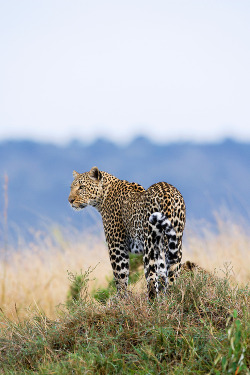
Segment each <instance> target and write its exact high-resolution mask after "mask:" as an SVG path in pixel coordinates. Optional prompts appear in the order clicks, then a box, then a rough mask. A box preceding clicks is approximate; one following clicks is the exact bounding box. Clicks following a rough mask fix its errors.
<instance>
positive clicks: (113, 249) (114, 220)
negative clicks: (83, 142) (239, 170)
mask: <svg viewBox="0 0 250 375" xmlns="http://www.w3.org/2000/svg"><path fill="white" fill-rule="evenodd" d="M73 176H74V181H73V182H72V184H71V192H70V195H69V202H70V204H71V205H72V207H73V208H75V209H82V208H84V207H86V206H87V205H91V206H93V207H95V208H96V209H97V210H98V211H99V212H100V214H101V216H102V221H103V227H104V232H105V236H106V241H107V244H108V248H109V257H110V261H111V265H112V268H113V273H114V278H115V282H116V286H117V290H118V292H120V293H123V292H125V291H126V289H127V285H128V276H129V252H133V253H143V262H144V272H145V276H146V280H147V286H148V293H149V298H154V297H155V296H156V295H157V294H158V292H159V291H165V290H166V288H167V287H168V284H171V283H173V282H174V279H175V277H176V276H178V274H179V271H180V267H181V258H182V235H183V230H184V226H185V203H184V200H183V197H182V195H181V194H180V192H179V191H178V190H177V189H176V188H175V187H174V186H172V185H170V184H167V183H166V182H158V183H156V184H154V185H152V186H150V187H149V188H148V189H147V190H145V189H144V188H143V187H142V186H141V185H139V184H136V183H134V182H132V183H130V182H128V181H125V180H119V179H118V178H116V177H114V176H112V175H111V174H109V173H107V172H101V171H99V170H98V168H97V167H93V168H92V169H91V170H90V171H89V172H85V173H77V172H75V171H74V172H73Z"/></svg>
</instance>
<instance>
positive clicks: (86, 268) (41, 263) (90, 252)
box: [0, 219, 250, 374]
mask: <svg viewBox="0 0 250 375" xmlns="http://www.w3.org/2000/svg"><path fill="white" fill-rule="evenodd" d="M192 227H194V226H192ZM190 228H191V226H190ZM204 228H205V229H204V231H203V232H202V233H200V235H198V234H197V233H193V232H192V230H191V229H189V228H188V227H187V230H186V232H185V241H184V260H187V259H190V260H191V261H194V262H195V263H197V264H199V266H200V268H198V269H194V270H193V271H192V272H191V271H186V272H184V271H183V272H182V274H181V276H180V277H179V279H178V281H177V283H176V284H175V285H174V286H172V287H171V289H170V290H169V292H168V293H167V295H166V296H164V297H163V296H162V297H160V298H159V300H157V301H155V302H154V303H149V302H148V299H147V293H146V285H145V280H144V276H143V268H142V260H141V257H132V258H131V276H130V293H129V296H128V297H127V298H125V299H120V298H118V297H117V296H116V294H115V289H114V285H113V281H112V272H111V267H110V264H109V259H108V254H107V249H106V245H105V242H104V239H103V237H101V236H100V237H96V236H93V235H86V234H84V235H81V234H79V233H74V235H72V233H71V234H69V233H67V231H66V230H60V229H59V228H54V229H53V230H52V232H51V233H50V234H43V233H37V232H36V233H34V236H33V237H34V240H33V241H32V242H31V243H29V244H24V243H22V241H19V243H18V245H17V246H16V247H15V249H11V248H10V247H9V246H6V244H5V246H4V247H3V249H2V256H1V264H0V272H1V274H0V288H1V289H0V293H1V294H0V303H1V315H0V371H1V372H2V373H4V374H34V373H35V374H156V373H157V374H230V373H231V374H248V373H249V370H248V369H249V365H250V358H249V357H250V356H249V343H250V339H249V337H250V335H249V334H250V324H249V320H250V319H249V302H250V299H249V287H248V283H249V279H250V269H249V264H250V258H249V257H250V255H249V243H250V238H249V235H248V233H247V231H246V229H244V225H239V224H238V225H237V224H235V225H233V224H232V223H230V222H227V221H226V220H224V221H221V220H219V219H218V220H217V232H214V231H210V230H208V226H204Z"/></svg>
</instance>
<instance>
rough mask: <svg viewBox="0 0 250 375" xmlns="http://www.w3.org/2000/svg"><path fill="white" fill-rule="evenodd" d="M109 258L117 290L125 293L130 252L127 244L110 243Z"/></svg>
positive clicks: (121, 293) (122, 293)
mask: <svg viewBox="0 0 250 375" xmlns="http://www.w3.org/2000/svg"><path fill="white" fill-rule="evenodd" d="M108 247H109V258H110V262H111V266H112V269H113V274H114V279H115V284H116V288H117V292H118V294H120V295H125V294H126V292H127V288H128V277H129V253H128V250H127V248H126V246H125V245H124V244H122V243H119V242H112V243H108Z"/></svg>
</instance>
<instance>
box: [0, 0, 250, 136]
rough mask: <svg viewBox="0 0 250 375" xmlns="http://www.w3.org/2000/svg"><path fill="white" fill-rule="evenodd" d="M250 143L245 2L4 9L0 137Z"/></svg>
mask: <svg viewBox="0 0 250 375" xmlns="http://www.w3.org/2000/svg"><path fill="white" fill-rule="evenodd" d="M137 135H145V136H148V137H150V138H151V139H153V140H155V141H161V142H172V141H179V140H191V141H202V142H203V141H214V140H218V139H219V140H220V139H222V138H224V137H234V138H236V139H238V140H247V141H250V1H249V0H245V1H244V0H242V1H241V0H172V1H170V0H151V1H147V0H124V1H118V0H113V1H112V0H88V1H87V0H71V1H70V0H67V1H66V0H30V1H28V0H21V1H20V0H0V140H3V139H15V138H22V139H23V138H28V139H35V140H37V141H50V142H51V141H52V142H67V141H69V140H71V139H76V138H78V139H79V140H81V141H85V142H89V141H92V140H93V139H95V138H97V137H105V138H109V139H111V140H114V141H119V142H126V141H129V140H131V139H132V138H133V137H134V136H137Z"/></svg>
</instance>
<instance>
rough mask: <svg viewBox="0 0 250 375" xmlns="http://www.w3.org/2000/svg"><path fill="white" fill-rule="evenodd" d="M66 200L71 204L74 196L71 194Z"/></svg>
mask: <svg viewBox="0 0 250 375" xmlns="http://www.w3.org/2000/svg"><path fill="white" fill-rule="evenodd" d="M68 201H69V203H70V204H72V203H73V202H74V198H72V197H71V196H69V198H68Z"/></svg>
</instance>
